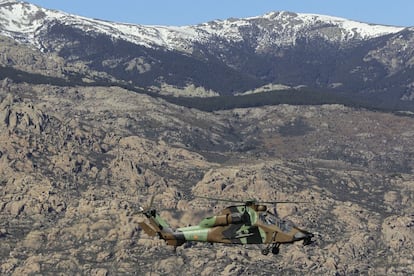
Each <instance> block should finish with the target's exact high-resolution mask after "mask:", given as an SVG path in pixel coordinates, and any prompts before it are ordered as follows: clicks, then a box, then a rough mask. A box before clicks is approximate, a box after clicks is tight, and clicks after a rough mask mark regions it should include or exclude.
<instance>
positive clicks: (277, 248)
mask: <svg viewBox="0 0 414 276" xmlns="http://www.w3.org/2000/svg"><path fill="white" fill-rule="evenodd" d="M272 254H273V255H277V254H279V246H275V247H273V248H272Z"/></svg>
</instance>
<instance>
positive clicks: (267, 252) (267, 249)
mask: <svg viewBox="0 0 414 276" xmlns="http://www.w3.org/2000/svg"><path fill="white" fill-rule="evenodd" d="M262 254H263V255H265V256H266V255H268V254H269V248H264V249H262Z"/></svg>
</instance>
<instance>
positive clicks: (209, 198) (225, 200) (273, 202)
mask: <svg viewBox="0 0 414 276" xmlns="http://www.w3.org/2000/svg"><path fill="white" fill-rule="evenodd" d="M194 197H195V198H204V199H208V200H217V201H224V202H234V203H249V202H251V203H257V204H289V203H309V202H308V201H260V200H256V199H254V198H253V199H246V200H235V199H227V198H215V197H207V196H194Z"/></svg>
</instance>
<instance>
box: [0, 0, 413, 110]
mask: <svg viewBox="0 0 414 276" xmlns="http://www.w3.org/2000/svg"><path fill="white" fill-rule="evenodd" d="M0 14H1V15H2V16H1V17H0V18H1V19H0V24H1V25H0V34H1V35H4V36H7V37H10V38H12V39H14V40H15V41H18V42H19V43H23V44H25V45H28V46H30V47H35V48H37V49H38V50H40V51H41V52H43V53H45V54H49V55H50V54H52V55H56V56H58V57H59V58H60V59H63V60H64V61H65V64H66V65H68V66H69V67H70V68H79V67H81V68H83V69H82V71H79V72H78V74H83V75H85V76H87V78H88V79H90V80H91V81H98V80H99V81H101V80H102V77H99V78H94V77H92V78H91V76H104V78H105V79H106V80H107V82H108V83H109V82H111V83H114V84H116V83H123V84H128V85H130V86H132V87H138V88H140V89H146V90H149V91H153V92H155V93H160V94H165V95H180V96H186V95H188V96H194V95H200V96H203V97H210V96H217V95H224V96H228V95H238V94H242V93H244V92H246V91H254V90H256V91H260V88H261V87H265V86H270V87H274V86H283V87H291V88H294V87H306V88H308V89H311V90H320V89H322V90H329V91H332V92H333V93H343V94H347V95H348V97H350V98H352V99H354V98H357V99H360V100H362V101H372V102H373V103H374V105H375V104H379V105H384V103H385V105H388V106H386V108H391V109H403V110H407V109H408V110H414V85H413V83H414V77H413V76H414V58H413V56H414V51H413V47H411V46H410V45H412V42H413V41H414V29H413V28H408V27H407V28H405V27H393V26H382V25H372V24H367V23H361V22H356V21H351V20H346V19H343V18H337V17H331V16H322V15H313V14H296V13H291V12H270V13H267V14H265V15H262V16H256V17H249V18H245V19H231V18H230V19H226V20H215V21H210V22H207V23H203V24H198V25H194V26H183V27H171V26H144V25H133V24H122V23H114V22H109V21H102V20H97V19H90V18H85V17H80V16H76V15H70V14H67V13H62V12H58V11H51V10H47V9H43V8H40V7H37V6H35V5H31V4H27V3H25V2H20V1H5V2H4V1H3V2H2V4H0ZM3 59H5V60H7V58H6V57H3ZM79 64H81V66H79ZM6 65H7V62H6ZM7 66H9V65H7ZM11 66H12V65H11Z"/></svg>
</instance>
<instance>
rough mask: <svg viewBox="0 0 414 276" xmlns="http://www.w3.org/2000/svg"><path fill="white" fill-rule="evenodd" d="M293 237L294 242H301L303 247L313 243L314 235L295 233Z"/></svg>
mask: <svg viewBox="0 0 414 276" xmlns="http://www.w3.org/2000/svg"><path fill="white" fill-rule="evenodd" d="M294 237H295V239H296V240H299V241H300V240H303V245H309V244H311V243H312V242H313V241H312V238H313V237H314V235H313V234H312V233H309V232H297V233H296V234H295V235H294Z"/></svg>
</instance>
